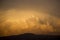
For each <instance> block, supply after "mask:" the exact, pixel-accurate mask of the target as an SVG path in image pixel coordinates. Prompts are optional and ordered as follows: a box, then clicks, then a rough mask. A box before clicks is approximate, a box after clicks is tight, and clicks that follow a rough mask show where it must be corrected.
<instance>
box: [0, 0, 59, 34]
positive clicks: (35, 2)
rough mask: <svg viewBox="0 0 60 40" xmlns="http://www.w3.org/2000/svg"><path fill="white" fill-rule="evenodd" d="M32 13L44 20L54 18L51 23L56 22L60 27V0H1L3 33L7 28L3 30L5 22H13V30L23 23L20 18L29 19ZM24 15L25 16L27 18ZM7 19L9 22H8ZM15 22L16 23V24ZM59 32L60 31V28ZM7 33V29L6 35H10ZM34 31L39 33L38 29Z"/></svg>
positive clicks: (0, 13) (0, 17) (0, 11)
mask: <svg viewBox="0 0 60 40" xmlns="http://www.w3.org/2000/svg"><path fill="white" fill-rule="evenodd" d="M31 15H38V16H39V17H40V19H42V20H44V19H46V18H47V20H48V21H49V20H50V21H51V20H54V22H51V25H53V24H54V23H55V24H56V25H57V26H58V27H59V28H60V21H59V20H60V0H0V27H1V30H0V31H1V34H2V33H4V32H5V31H4V30H5V29H6V28H5V29H4V30H3V28H4V27H5V26H3V25H5V24H4V23H9V22H11V23H13V26H11V27H13V28H11V30H13V29H14V27H17V25H19V24H20V23H23V21H22V22H20V23H19V21H20V20H25V19H27V20H29V17H30V16H31ZM23 16H25V18H24V17H23ZM49 17H51V19H49ZM6 20H7V21H9V22H6ZM16 22H17V23H16ZM14 23H16V25H15V24H14ZM55 24H54V25H53V26H54V27H55V26H56V25H55ZM8 25H9V24H8ZM14 25H15V26H14ZM39 25H41V24H39ZM39 25H38V26H39ZM20 26H23V25H22V24H21V25H20ZM42 26H44V25H42ZM57 26H56V27H57ZM58 27H57V29H58ZM17 29H18V28H17ZM17 29H16V30H17ZM2 30H3V31H4V32H3V31H2ZM7 30H8V28H7ZM26 30H28V29H26ZM35 30H36V29H35ZM51 30H52V28H51ZM14 31H15V30H14ZM24 32H26V31H24ZM31 32H33V31H31ZM58 32H60V31H59V30H58ZM6 33H7V31H6V32H5V34H4V35H8V34H6ZM8 33H9V32H8ZM14 33H15V32H13V33H12V32H11V33H10V34H14ZM16 33H18V34H19V32H16ZM20 33H21V32H20ZM22 33H23V32H22ZM34 33H37V31H35V32H34ZM38 33H40V31H38ZM10 34H9V35H10ZM2 35H3V34H2Z"/></svg>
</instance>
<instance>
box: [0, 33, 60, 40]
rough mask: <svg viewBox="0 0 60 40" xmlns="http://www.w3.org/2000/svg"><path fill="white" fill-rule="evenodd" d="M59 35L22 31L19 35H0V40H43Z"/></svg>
mask: <svg viewBox="0 0 60 40" xmlns="http://www.w3.org/2000/svg"><path fill="white" fill-rule="evenodd" d="M58 37H59V36H52V35H35V34H32V33H24V34H21V35H14V36H6V37H0V40H41V39H42V40H45V39H48V40H49V39H56V40H57V39H58Z"/></svg>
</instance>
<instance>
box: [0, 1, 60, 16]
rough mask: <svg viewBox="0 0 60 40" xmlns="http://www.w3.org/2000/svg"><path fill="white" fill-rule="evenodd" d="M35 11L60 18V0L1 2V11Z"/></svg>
mask: <svg viewBox="0 0 60 40" xmlns="http://www.w3.org/2000/svg"><path fill="white" fill-rule="evenodd" d="M9 9H20V10H21V9H34V10H39V11H43V12H48V13H50V14H52V15H56V16H60V0H0V10H1V11H6V10H9Z"/></svg>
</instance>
